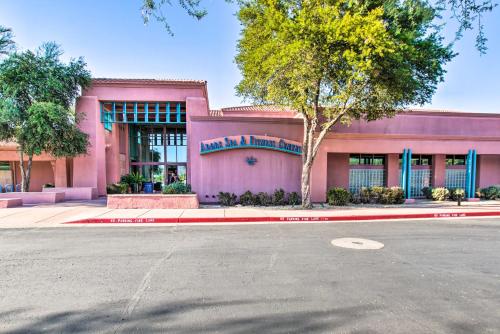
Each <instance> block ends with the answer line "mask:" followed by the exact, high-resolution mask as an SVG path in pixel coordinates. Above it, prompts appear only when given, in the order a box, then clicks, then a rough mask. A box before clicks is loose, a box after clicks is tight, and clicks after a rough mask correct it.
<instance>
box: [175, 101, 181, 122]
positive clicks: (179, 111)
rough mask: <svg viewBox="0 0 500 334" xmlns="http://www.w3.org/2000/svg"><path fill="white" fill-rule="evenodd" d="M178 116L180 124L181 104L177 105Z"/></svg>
mask: <svg viewBox="0 0 500 334" xmlns="http://www.w3.org/2000/svg"><path fill="white" fill-rule="evenodd" d="M176 114H177V123H180V122H181V104H180V103H177V107H176Z"/></svg>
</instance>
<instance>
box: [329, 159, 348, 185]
mask: <svg viewBox="0 0 500 334" xmlns="http://www.w3.org/2000/svg"><path fill="white" fill-rule="evenodd" d="M327 160H328V162H327V180H326V181H327V189H330V188H332V187H342V188H346V189H347V188H349V154H347V153H329V154H328V159H327Z"/></svg>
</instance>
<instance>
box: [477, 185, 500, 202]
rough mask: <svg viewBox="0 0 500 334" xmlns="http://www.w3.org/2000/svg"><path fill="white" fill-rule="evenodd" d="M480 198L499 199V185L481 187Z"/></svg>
mask: <svg viewBox="0 0 500 334" xmlns="http://www.w3.org/2000/svg"><path fill="white" fill-rule="evenodd" d="M480 193H481V198H484V199H489V200H495V199H500V185H495V186H490V187H487V188H482V189H481V190H480Z"/></svg>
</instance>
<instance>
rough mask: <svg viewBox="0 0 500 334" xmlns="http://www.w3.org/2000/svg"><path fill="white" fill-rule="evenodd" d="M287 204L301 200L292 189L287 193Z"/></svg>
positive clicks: (294, 203)
mask: <svg viewBox="0 0 500 334" xmlns="http://www.w3.org/2000/svg"><path fill="white" fill-rule="evenodd" d="M287 202H288V205H299V204H300V203H301V202H302V199H301V198H300V195H299V193H298V192H296V191H292V192H291V193H289V194H288V200H287Z"/></svg>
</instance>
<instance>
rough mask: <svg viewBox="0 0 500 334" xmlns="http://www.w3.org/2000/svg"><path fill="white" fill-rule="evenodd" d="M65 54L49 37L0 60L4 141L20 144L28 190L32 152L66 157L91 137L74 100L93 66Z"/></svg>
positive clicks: (81, 149) (0, 132) (0, 137)
mask: <svg viewBox="0 0 500 334" xmlns="http://www.w3.org/2000/svg"><path fill="white" fill-rule="evenodd" d="M61 55H62V51H61V49H60V47H59V46H58V45H56V44H54V43H46V44H44V45H42V46H41V47H40V48H39V49H38V50H37V51H36V52H32V51H24V52H19V53H17V52H16V53H12V54H10V55H9V56H8V57H7V58H6V59H5V60H4V61H3V62H2V63H0V141H13V142H15V143H17V145H18V151H19V161H20V168H21V175H22V190H23V191H29V184H30V175H31V167H32V163H33V156H35V155H38V154H41V153H42V152H45V153H47V154H50V155H52V156H53V157H55V158H58V157H68V156H77V155H79V154H85V153H86V150H87V146H88V137H87V135H86V134H85V133H83V132H82V131H80V130H79V128H78V121H79V117H78V115H76V113H75V111H74V108H73V106H74V102H75V99H76V97H77V96H79V94H80V92H81V89H82V88H84V87H86V86H88V85H89V84H90V80H91V76H90V72H89V71H88V70H87V68H86V64H85V61H84V60H83V59H82V58H78V59H72V60H71V61H69V63H64V62H62V61H61V59H60V57H61ZM25 157H27V161H26V159H25Z"/></svg>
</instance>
